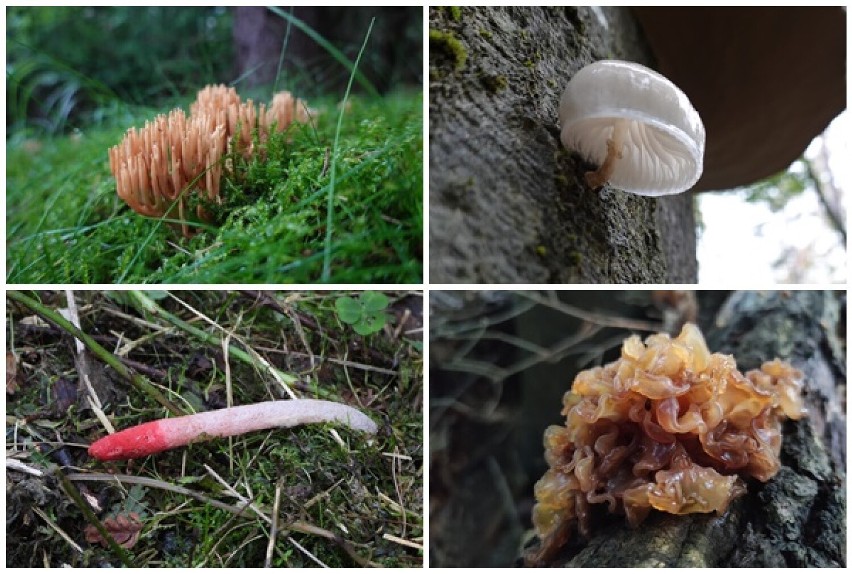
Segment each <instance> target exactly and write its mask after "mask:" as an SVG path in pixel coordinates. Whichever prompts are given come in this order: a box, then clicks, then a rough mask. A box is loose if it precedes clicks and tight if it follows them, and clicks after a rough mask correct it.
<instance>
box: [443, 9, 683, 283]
mask: <svg viewBox="0 0 852 574" xmlns="http://www.w3.org/2000/svg"><path fill="white" fill-rule="evenodd" d="M429 47H430V61H429V90H430V100H429V135H430V153H429V158H430V159H429V161H430V164H429V165H430V182H429V193H430V273H431V280H432V281H434V282H437V283H459V282H463V283H507V282H510V283H544V282H555V283H577V282H582V283H660V282H662V283H665V282H671V283H691V282H695V281H696V279H697V264H696V260H695V224H694V219H693V213H692V196H691V195H690V194H689V193H686V194H680V195H676V196H671V197H665V198H659V199H654V198H647V197H640V196H636V195H632V194H628V193H624V192H621V191H614V190H611V189H609V188H605V189H604V190H603V191H600V192H596V191H592V190H590V189H588V187H587V186H586V185H585V183H584V181H583V174H584V172H585V171H588V170H589V169H590V168H591V166H589V165H588V164H585V162H583V161H582V160H581V159H579V157H578V156H577V155H576V154H573V153H571V152H568V151H567V150H565V149H564V148H563V147H562V144H561V143H560V141H559V129H558V127H557V107H558V102H559V97H560V95H561V92H562V90H563V89H564V88H565V84H566V83H567V81H568V80H569V79H570V78H571V76H572V75H573V74H574V73H575V72H576V71H577V70H579V69H580V68H581V67H582V66H584V65H586V64H588V63H590V62H592V61H593V60H599V59H604V58H616V59H626V60H632V61H636V62H640V63H643V64H646V65H649V66H651V67H653V61H652V58H651V55H650V51H649V50H648V48H647V46H646V44H645V42H644V39H643V37H642V34H641V32H640V30H639V27H638V26H637V24H636V22H635V20H634V18H633V15H632V13H631V12H630V11H629V10H628V9H625V8H609V7H607V8H600V9H599V8H595V9H591V8H584V7H581V8H572V7H520V8H519V7H490V8H483V7H463V8H456V7H453V8H430V15H429Z"/></svg>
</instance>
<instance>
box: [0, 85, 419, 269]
mask: <svg viewBox="0 0 852 574" xmlns="http://www.w3.org/2000/svg"><path fill="white" fill-rule="evenodd" d="M422 98H423V96H422V93H421V92H416V91H415V92H397V93H394V94H390V95H387V96H384V97H370V96H353V97H350V98H349V100H348V101H347V104H346V106H344V107H342V108H341V107H339V106H338V105H337V103H336V102H332V101H326V102H323V101H319V102H314V101H311V102H309V104H310V106H311V108H312V109H316V110H317V111H318V114H317V116H316V121H315V125H294V126H291V128H290V129H288V130H287V132H286V133H284V134H280V135H278V136H276V137H273V138H270V140H269V142H268V143H267V146H266V152H267V153H266V158H265V159H263V160H261V159H255V160H252V161H250V162H247V163H244V164H242V165H239V167H238V168H237V169H235V170H234V173H232V174H230V175H225V176H223V181H222V186H221V188H222V190H223V192H222V195H223V197H224V203H223V205H221V206H212V207H211V210H212V211H213V212H214V215H215V218H216V223H217V224H218V225H205V226H203V227H201V228H199V230H200V231H201V232H200V233H197V234H196V235H195V236H194V237H192V238H191V239H186V238H184V237H183V236H182V235H181V233H180V231H179V230H177V229H175V228H173V227H174V226H172V225H170V224H169V223H168V222H166V221H164V220H163V219H149V218H145V217H142V216H140V215H138V214H136V213H134V212H133V211H132V210H131V209H130V208H129V207H127V206H126V205H125V204H124V203H123V202H122V200H121V199H119V198H118V197H117V195H116V185H115V180H114V178H113V176H112V174H111V173H110V169H109V163H108V159H107V150H108V149H109V148H110V147H111V146H113V145H116V144H118V143H119V141H121V138H122V135H123V133H124V132H125V131H126V129H127V128H128V127H130V126H137V127H141V126H142V125H143V124H144V121H145V120H147V119H150V118H152V117H153V116H154V115H156V113H163V112H166V111H167V110H166V109H162V110H146V111H139V112H127V114H125V115H124V116H122V118H121V120H113V121H110V122H105V124H104V126H103V127H93V128H91V129H86V130H84V131H77V132H75V133H72V134H70V135H67V136H55V137H50V138H33V137H31V136H28V135H26V134H24V133H20V134H12V136H11V137H10V138H9V139H8V140H7V144H6V157H7V171H6V273H7V275H6V280H7V282H8V283H30V284H32V283H109V284H115V283H278V284H280V283H319V282H323V283H420V282H421V281H422V268H423V256H422V249H423V133H422V131H423V130H422V128H423V119H422V118H423V116H422ZM187 101H188V100H187ZM184 108H186V106H184ZM340 113H343V114H344V116H343V121H342V127H341V130H340V132H339V142H338V153H337V154H336V155H335V154H334V153H333V150H334V142H335V138H336V136H337V135H338V133H337V126H338V119H339V114H340ZM128 114H129V115H128ZM332 173H335V175H336V177H335V178H334V180H332V178H331V176H332ZM329 195H331V197H332V202H331V210H332V214H331V215H332V217H331V218H330V219H329V217H328V215H329V213H328V211H329V210H328V206H329ZM329 222H330V223H331V226H330V228H329V225H328V224H329ZM329 231H330V234H329Z"/></svg>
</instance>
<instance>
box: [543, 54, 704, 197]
mask: <svg viewBox="0 0 852 574" xmlns="http://www.w3.org/2000/svg"><path fill="white" fill-rule="evenodd" d="M559 123H560V124H561V126H562V137H561V139H562V143H563V144H564V145H565V147H567V148H570V149H573V150H576V151H578V152H579V153H580V154H581V155H583V156H584V157H585V158H586V159H587V160H588V161H591V162H594V163H597V164H598V165H601V164H603V162H604V160H605V159H606V157H607V153H608V150H607V140H612V141H614V142H615V143H616V144H617V145H616V148H619V147H620V146H623V147H621V152H622V156H621V158H620V159H617V160H616V161H615V162H614V168H613V170H612V172H611V173H610V174H609V177H608V180H609V182H610V184H611V185H612V186H613V187H616V188H619V189H622V190H624V191H627V192H630V193H635V194H638V195H652V196H656V195H669V194H673V193H681V192H683V191H686V190H688V189H689V188H691V187H692V186H693V185H695V182H696V181H698V178H699V177H701V171H702V169H703V166H704V140H705V134H704V124H702V123H701V118H700V117H699V116H698V112H696V111H695V108H693V107H692V104H691V103H690V102H689V98H687V97H686V95H685V94H684V93H683V92H682V91H680V89H678V87H677V86H675V85H674V84H673V83H672V82H671V81H669V80H668V79H667V78H665V77H663V76H662V75H660V74H658V73H657V72H655V71H653V70H651V69H648V68H646V67H645V66H642V65H640V64H635V63H633V62H621V61H618V60H602V61H599V62H595V63H593V64H589V65H588V66H586V67H584V68H583V69H581V70H580V71H579V72H577V73H576V74H575V75H574V77H573V78H571V81H570V82H568V87H567V88H566V89H565V92H564V93H563V94H562V98H561V100H560V102H559ZM618 144H620V145H618Z"/></svg>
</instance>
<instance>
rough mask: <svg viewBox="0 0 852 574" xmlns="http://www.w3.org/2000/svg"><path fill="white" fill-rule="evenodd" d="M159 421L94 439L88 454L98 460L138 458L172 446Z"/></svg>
mask: <svg viewBox="0 0 852 574" xmlns="http://www.w3.org/2000/svg"><path fill="white" fill-rule="evenodd" d="M161 426H162V425H161V424H160V421H153V422H150V423H145V424H141V425H138V426H135V427H132V428H129V429H126V430H123V431H121V432H117V433H115V434H111V435H109V436H106V437H104V438H102V439H100V440H97V441H95V442H94V443H92V445H91V446H90V447H89V455H90V456H93V457H94V458H96V459H98V460H121V459H128V458H140V457H143V456H148V455H151V454H156V453H158V452H163V451H164V450H167V449H169V448H171V447H172V444H171V443H170V442H169V441H168V440H167V437H166V433H164V432H163V429H162V428H161Z"/></svg>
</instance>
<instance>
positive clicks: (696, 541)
mask: <svg viewBox="0 0 852 574" xmlns="http://www.w3.org/2000/svg"><path fill="white" fill-rule="evenodd" d="M599 295H600V292H597V293H582V292H575V291H574V292H561V293H560V294H559V300H560V301H561V302H563V303H570V304H574V305H576V306H577V307H580V308H581V309H583V310H585V311H587V312H589V310H592V311H590V313H592V314H593V315H596V316H598V317H603V316H608V317H619V318H622V319H624V320H627V319H628V318H630V319H632V320H636V319H641V320H647V318H648V317H649V313H648V309H649V308H650V302H649V299H650V294H649V293H648V292H642V293H612V292H610V293H607V294H606V297H600V296H599ZM432 297H433V300H434V301H433V303H432V312H431V323H430V330H431V335H430V341H431V343H432V346H431V354H430V368H431V371H430V381H431V384H430V437H431V449H430V524H431V528H430V532H431V536H430V548H431V553H430V557H431V560H432V561H431V564H432V565H433V566H479V567H483V566H507V565H509V564H510V561H509V559H508V557H509V556H512V555H514V556H518V555H519V554H520V550H519V549H520V546H521V545H522V542H523V541H524V540H528V539H527V538H525V536H524V534H525V533H527V535H528V536H529V535H531V525H530V518H529V514H530V510H531V507H532V503H533V500H532V490H533V484H534V482H535V481H536V480H537V479H538V478H539V477H540V476H541V475H542V474H543V472H544V469H545V468H546V464H545V463H544V460H543V448H542V447H541V437H542V433H543V431H544V429H545V428H546V427H547V426H548V425H549V424H558V423H560V422H564V417H560V415H559V410H560V409H561V401H560V397H561V393H563V392H564V391H565V390H567V389H568V388H570V385H571V381H572V380H573V377H574V375H575V374H576V370H577V368H576V365H578V364H580V363H582V362H584V361H585V362H587V361H588V358H589V357H588V355H589V354H590V351H591V352H593V353H601V352H602V351H603V350H604V349H607V348H613V347H614V346H615V345H618V344H620V342H621V339H623V338H624V337H625V336H626V331H625V330H624V329H619V330H615V331H614V330H613V329H610V330H609V331H605V330H599V331H596V332H594V333H592V334H591V335H590V336H589V337H587V338H585V339H584V340H582V341H580V342H579V343H578V344H577V345H576V346H575V349H574V350H575V351H577V353H575V356H581V357H582V356H585V359H578V360H577V361H575V362H574V363H572V362H570V361H564V360H562V361H559V362H557V363H553V364H550V363H549V362H548V361H542V363H541V364H540V365H539V366H537V367H535V368H529V369H526V370H525V371H524V372H522V373H521V374H520V375H519V376H516V377H513V378H510V379H501V377H500V374H499V373H500V372H501V371H500V369H504V368H506V366H507V365H510V364H513V363H514V364H517V361H518V357H519V355H522V354H524V353H522V352H520V351H519V349H520V347H519V346H518V345H517V344H516V343H514V342H512V343H511V344H507V341H508V342H511V341H513V340H512V339H511V336H517V337H518V338H520V339H523V340H524V341H526V342H527V343H529V344H534V345H537V346H538V348H539V352H540V349H541V348H554V345H553V341H554V340H556V341H560V340H561V339H569V338H571V337H572V336H573V335H574V334H576V333H579V332H582V328H583V327H584V325H585V326H586V327H588V324H589V323H588V321H584V320H579V319H577V318H576V317H567V318H566V317H565V316H563V315H562V314H560V313H558V312H556V311H554V310H553V309H551V308H547V307H544V306H542V305H539V306H536V307H532V308H526V309H524V308H522V307H521V306H520V304H519V302H518V300H519V299H523V298H520V297H516V298H514V299H513V298H512V296H511V294H509V293H506V292H502V293H501V292H484V293H476V292H464V293H462V294H459V292H440V291H438V292H433V293H432ZM595 297H597V298H595ZM527 298H528V297H527ZM447 301H449V304H447ZM698 302H699V304H700V306H701V308H700V313H699V315H698V316H699V322H701V323H702V324H703V326H704V329H705V335H706V337H707V342H708V345H709V347H710V349H711V351H714V352H721V353H727V354H732V355H733V356H734V357H735V359H736V361H737V366H738V368H739V369H740V370H741V371H747V370H749V369H752V368H756V367H759V366H760V364H761V363H762V362H763V361H765V360H770V359H772V358H775V357H778V358H781V359H784V360H787V361H790V362H791V363H792V364H793V365H794V366H795V367H796V368H798V369H800V370H802V371H803V372H804V374H805V397H806V404H807V407H808V410H809V414H808V416H807V417H806V418H804V419H802V420H800V421H788V422H787V423H786V424H785V427H784V442H783V445H782V450H781V463H782V467H781V470H780V471H779V472H778V474H777V475H776V476H775V477H773V478H772V479H771V480H769V481H768V482H767V483H760V482H758V481H756V480H748V481H747V486H748V492H747V493H746V494H745V495H743V496H741V497H740V498H738V499H736V500H735V501H734V502H733V503H732V504H731V506H730V508H729V510H728V512H726V513H725V514H724V515H722V516H716V515H715V514H708V515H696V514H693V515H683V516H674V515H668V514H665V513H662V512H652V513H651V514H650V515H649V517H648V519H647V520H646V521H645V522H643V523H642V526H641V527H640V528H638V529H631V528H629V527H628V526H627V524H626V522H625V520H624V518H623V517H622V516H615V515H610V514H608V513H607V512H606V509H605V507H606V505H600V506H598V505H595V506H593V515H594V517H595V518H594V521H593V529H592V535H591V538H590V539H589V540H584V539H583V538H582V537H580V536H579V535H575V536H574V537H573V538H572V539H571V541H570V542H569V543H568V545H566V547H565V548H564V549H563V551H562V552H561V554H560V555H559V557H558V558H557V559H556V561H555V563H553V564H552V565H553V566H571V567H605V566H606V567H636V566H679V567H695V566H712V567H778V566H795V567H820V566H834V567H842V566H845V564H846V548H845V536H846V513H845V508H846V494H845V492H846V478H845V473H844V469H845V465H846V462H845V461H846V452H845V446H846V419H845V411H846V408H845V394H844V393H845V382H846V373H845V365H846V360H845V346H844V343H843V342H842V340H843V338H844V337H845V332H844V328H845V327H844V326H845V313H846V307H845V304H846V303H845V294H842V293H834V292H820V291H799V292H787V291H783V292H781V291H779V292H769V293H762V292H761V293H755V292H736V293H732V294H730V296H727V297H726V294H724V293H714V292H702V293H699V294H698ZM630 305H632V306H633V308H632V309H630ZM595 309H599V311H595ZM501 314H502V315H503V317H504V320H502V321H498V319H497V318H498V316H500V315H501ZM507 318H508V320H506V319H507ZM464 325H466V326H464ZM560 327H561V330H560ZM548 330H551V331H552V332H551V333H549V334H547V335H546V334H543V333H547V331H548ZM557 330H560V333H556V332H555V331H557ZM474 340H478V342H477V343H476V344H473V341H474ZM530 348H532V347H530ZM513 349H514V351H515V352H513ZM611 353H612V352H611V351H610V352H609V354H605V355H604V356H605V357H606V358H605V359H604V360H605V361H609V360H611V358H612V356H611ZM527 354H528V353H527ZM616 356H617V353H616ZM460 359H464V361H461V360H460ZM483 364H484V365H487V367H485V368H483V367H482V365H483ZM474 365H479V366H478V367H474ZM585 366H588V365H585ZM543 393H545V394H546V393H550V396H549V398H547V399H546V400H543V399H542V397H541V395H542V394H543ZM530 543H531V542H530Z"/></svg>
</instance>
